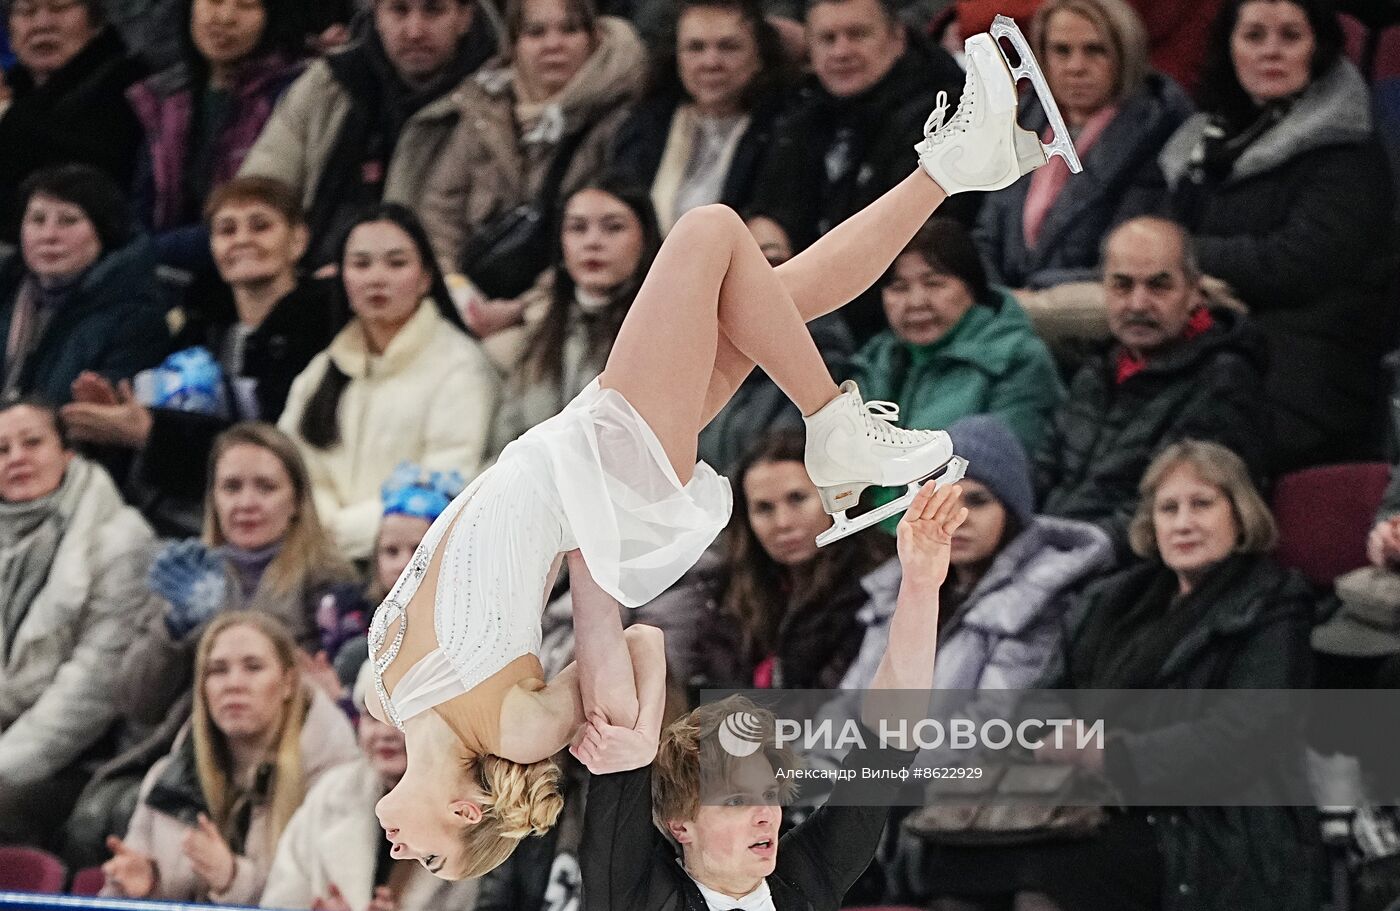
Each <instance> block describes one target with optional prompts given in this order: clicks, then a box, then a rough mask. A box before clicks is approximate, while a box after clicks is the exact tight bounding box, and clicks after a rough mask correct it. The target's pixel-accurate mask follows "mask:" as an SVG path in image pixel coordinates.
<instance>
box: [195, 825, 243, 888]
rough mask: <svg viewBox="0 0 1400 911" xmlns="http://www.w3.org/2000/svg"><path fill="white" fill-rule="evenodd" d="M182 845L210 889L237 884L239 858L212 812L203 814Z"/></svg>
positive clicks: (199, 875) (196, 871) (197, 874)
mask: <svg viewBox="0 0 1400 911" xmlns="http://www.w3.org/2000/svg"><path fill="white" fill-rule="evenodd" d="M181 848H182V850H183V851H184V853H185V857H187V858H189V861H190V864H191V866H193V867H194V872H195V875H196V876H198V877H199V878H200V879H202V880H204V882H205V884H206V885H207V886H208V887H209V891H210V892H212V893H214V894H218V893H221V892H227V891H228V890H229V887H231V886H232V885H233V876H234V874H235V873H237V872H238V859H237V857H235V856H234V853H233V849H232V848H230V847H229V846H228V842H226V841H224V837H223V836H222V835H220V834H219V830H218V828H217V827H215V825H214V823H213V822H211V821H210V820H209V817H208V816H205V815H204V814H203V813H200V814H199V820H198V822H196V823H195V825H193V826H191V827H190V829H189V831H187V832H186V833H185V841H184V844H183V845H182V846H181Z"/></svg>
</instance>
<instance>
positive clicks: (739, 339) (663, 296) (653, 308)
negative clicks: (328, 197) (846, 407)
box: [600, 206, 838, 482]
mask: <svg viewBox="0 0 1400 911" xmlns="http://www.w3.org/2000/svg"><path fill="white" fill-rule="evenodd" d="M721 332H723V334H724V336H726V337H727V338H728V339H729V341H730V342H732V344H733V348H734V349H735V350H738V351H741V352H742V353H743V355H744V356H745V358H747V360H749V361H751V362H755V363H758V364H762V365H763V368H764V369H765V370H766V371H767V372H768V375H769V376H771V377H772V378H773V381H774V382H775V383H777V384H778V386H779V387H780V388H782V390H783V392H785V393H786V394H787V396H788V397H789V398H790V399H792V400H793V401H794V402H795V403H796V404H797V406H798V408H799V409H801V410H802V413H803V414H811V413H812V412H814V411H817V410H818V409H820V408H821V407H822V406H823V405H825V404H826V403H827V402H829V401H830V400H831V399H833V398H834V397H835V396H836V395H837V392H838V390H837V388H836V384H835V383H834V382H833V381H832V379H831V374H830V373H829V372H828V371H827V369H826V364H825V362H823V361H822V358H821V354H820V353H819V352H818V351H817V346H816V344H815V343H814V342H813V341H812V336H811V334H810V333H809V332H808V331H807V326H806V323H805V321H804V320H803V319H802V316H801V314H800V313H799V312H798V310H797V307H796V305H795V304H794V303H793V302H792V298H791V297H789V296H788V293H787V289H786V288H785V287H784V286H783V283H782V282H780V281H779V280H778V277H777V275H776V274H775V273H774V272H773V267H772V266H770V265H769V264H768V260H767V259H765V258H764V256H763V254H762V253H761V252H760V251H759V249H758V245H757V244H756V243H754V240H753V237H752V235H750V234H749V231H748V228H746V227H745V226H744V223H743V221H742V220H740V218H739V216H738V215H736V214H735V213H734V211H733V210H732V209H728V208H726V207H724V206H703V207H701V208H698V209H692V210H691V211H690V212H687V213H686V214H685V215H684V216H682V217H681V219H680V220H679V221H678V222H677V223H676V226H675V227H674V228H672V229H671V233H670V234H669V235H668V236H667V238H666V242H665V243H664V244H663V245H662V247H661V252H660V253H658V254H657V256H656V261H655V262H654V263H653V264H652V267H651V271H650V272H649V273H648V274H647V277H646V280H645V281H643V282H642V287H641V290H640V291H638V292H637V298H636V300H635V301H633V303H632V307H631V309H630V310H628V312H627V319H626V320H625V321H624V322H623V324H622V329H621V331H620V332H619V333H618V337H617V341H616V342H615V343H614V344H613V348H612V353H611V355H610V356H609V357H608V363H607V367H606V368H605V369H604V371H603V375H602V377H601V378H600V382H601V384H602V385H603V386H604V387H605V388H612V389H616V390H617V391H618V392H620V393H622V395H623V396H624V397H625V398H626V399H627V401H628V402H630V403H631V405H632V407H634V408H635V409H636V410H637V411H638V412H639V413H640V414H641V415H642V417H643V418H644V419H645V420H646V422H647V424H648V425H649V426H650V427H651V429H652V431H653V432H654V433H655V434H656V436H657V438H658V439H659V440H660V442H661V445H662V447H663V448H664V449H665V450H666V455H667V457H668V458H669V460H670V462H671V465H672V467H673V468H674V469H675V472H676V474H677V476H678V477H679V478H680V479H681V481H682V482H685V481H687V480H689V478H690V476H691V474H692V472H693V470H694V466H695V447H696V436H697V429H698V428H699V427H700V426H701V423H702V420H703V419H704V418H705V404H706V399H707V398H708V395H709V388H710V383H711V378H712V375H713V374H714V373H715V370H716V361H715V359H716V356H717V354H718V352H719V346H720V337H721ZM741 379H742V378H741Z"/></svg>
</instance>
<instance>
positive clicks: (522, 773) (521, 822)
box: [460, 755, 564, 879]
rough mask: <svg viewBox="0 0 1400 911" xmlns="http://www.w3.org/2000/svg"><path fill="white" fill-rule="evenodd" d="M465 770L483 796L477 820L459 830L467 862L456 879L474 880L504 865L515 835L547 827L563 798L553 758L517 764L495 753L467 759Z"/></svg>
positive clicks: (518, 837) (538, 832) (540, 832)
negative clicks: (479, 816)
mask: <svg viewBox="0 0 1400 911" xmlns="http://www.w3.org/2000/svg"><path fill="white" fill-rule="evenodd" d="M467 774H469V775H471V776H473V778H474V780H475V781H476V784H477V786H478V787H480V788H481V791H482V793H483V794H484V795H485V797H484V798H483V799H482V801H481V809H482V818H481V821H480V822H478V823H476V824H475V825H469V826H466V827H465V828H464V829H463V830H462V848H463V850H464V852H465V856H466V859H467V863H466V867H465V869H463V871H462V874H461V877H460V878H461V879H475V878H476V877H478V876H484V875H485V874H487V873H490V872H491V871H492V870H494V869H496V868H497V867H499V866H500V865H501V864H502V863H504V862H505V860H506V858H508V857H510V855H511V853H512V852H513V851H514V850H515V847H516V845H518V844H519V843H520V840H521V839H523V838H528V837H530V836H531V835H543V834H545V833H546V832H548V831H549V830H550V829H551V828H553V827H554V823H555V822H556V821H557V820H558V819H559V814H560V813H561V812H563V810H564V797H563V795H562V794H560V790H559V766H558V765H556V764H555V762H554V760H553V759H543V760H541V761H539V762H531V763H520V762H512V761H511V760H509V759H503V758H501V757H500V756H491V755H486V756H479V757H472V758H471V759H469V760H467Z"/></svg>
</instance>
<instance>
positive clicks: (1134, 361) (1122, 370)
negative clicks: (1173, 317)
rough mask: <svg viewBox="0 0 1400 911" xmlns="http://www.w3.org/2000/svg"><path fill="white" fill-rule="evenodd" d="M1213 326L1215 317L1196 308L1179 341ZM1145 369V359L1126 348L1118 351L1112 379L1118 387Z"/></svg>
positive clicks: (1207, 330) (1197, 335) (1198, 334)
mask: <svg viewBox="0 0 1400 911" xmlns="http://www.w3.org/2000/svg"><path fill="white" fill-rule="evenodd" d="M1214 325H1215V317H1213V316H1211V315H1210V311H1209V310H1207V309H1206V308H1205V307H1197V308H1196V309H1195V310H1193V311H1191V318H1190V319H1189V320H1187V322H1186V328H1185V329H1183V330H1182V331H1181V340H1182V341H1183V342H1189V341H1191V340H1192V339H1195V338H1199V337H1201V336H1202V335H1204V334H1205V333H1206V332H1209V331H1210V329H1211V328H1212V327H1213V326H1214ZM1146 369H1147V358H1145V357H1142V356H1140V355H1137V354H1134V353H1133V352H1131V351H1129V350H1128V349H1126V348H1120V349H1118V358H1117V361H1116V362H1115V364H1114V373H1113V379H1114V382H1116V383H1117V384H1118V385H1119V386H1121V385H1123V384H1124V383H1126V382H1127V381H1128V380H1130V379H1132V378H1133V377H1135V376H1137V375H1138V374H1139V373H1141V372H1142V371H1144V370H1146Z"/></svg>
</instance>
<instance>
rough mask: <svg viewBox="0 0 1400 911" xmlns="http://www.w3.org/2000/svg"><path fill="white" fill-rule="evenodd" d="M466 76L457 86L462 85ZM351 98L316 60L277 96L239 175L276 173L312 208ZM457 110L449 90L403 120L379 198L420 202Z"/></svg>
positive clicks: (391, 200) (323, 63)
mask: <svg viewBox="0 0 1400 911" xmlns="http://www.w3.org/2000/svg"><path fill="white" fill-rule="evenodd" d="M470 79H471V77H467V79H464V80H463V81H462V83H461V85H459V87H458V90H460V88H461V86H465V85H467V84H468V82H469V81H470ZM350 107H351V98H350V94H349V93H348V92H346V90H345V87H344V86H342V85H341V84H340V83H339V82H338V81H336V78H335V76H333V75H332V74H331V69H330V67H329V66H327V65H326V62H325V61H324V60H318V61H317V62H315V63H313V64H311V66H310V67H309V68H308V69H307V70H306V72H305V73H303V74H302V75H301V76H300V77H298V78H297V80H296V82H293V83H292V85H291V87H290V88H288V89H287V93H286V94H285V95H283V96H282V100H281V101H280V102H278V104H277V107H276V109H275V110H274V111H273V112H272V117H271V118H270V119H269V120H268V122H267V125H266V126H264V127H263V130H262V132H261V133H260V134H259V135H258V141H257V142H256V143H254V145H253V148H252V150H251V151H249V153H248V157H247V158H246V159H244V161H243V167H242V168H240V169H239V172H238V173H239V176H249V175H257V176H259V177H275V178H277V179H278V180H281V181H283V182H284V183H286V184H287V185H288V186H290V187H292V188H293V189H294V190H296V192H297V194H298V195H299V196H300V197H301V204H302V208H303V209H304V210H306V211H308V212H309V211H311V209H312V206H313V204H314V202H315V198H316V189H317V187H319V186H320V185H321V175H322V173H323V172H324V171H325V167H326V162H327V161H328V160H329V159H330V155H331V150H332V149H333V148H334V147H335V141H336V138H337V137H338V136H340V129H341V126H342V125H343V124H344V123H345V118H346V116H348V115H349V113H350ZM456 124H457V108H456V106H455V105H454V104H453V102H452V93H450V92H449V93H447V94H445V95H443V96H442V97H441V98H437V99H434V100H433V101H430V102H429V103H428V104H426V105H424V106H423V108H422V109H421V110H419V111H418V112H417V113H415V114H414V115H413V116H412V117H410V118H409V119H408V122H407V123H405V124H404V127H403V131H402V132H401V133H400V134H399V140H398V143H397V144H396V145H395V146H394V154H393V157H391V158H390V160H389V170H388V173H387V174H385V175H384V201H385V202H401V203H403V204H405V205H408V206H417V205H418V204H419V199H420V196H419V194H420V192H421V191H422V189H423V180H424V178H425V177H426V176H427V173H428V168H429V166H430V165H431V164H432V162H433V161H434V159H436V158H437V157H438V155H439V152H440V150H441V149H442V146H443V144H444V143H445V142H446V140H447V137H448V135H449V134H450V133H451V132H452V128H453V127H454V126H456Z"/></svg>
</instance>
